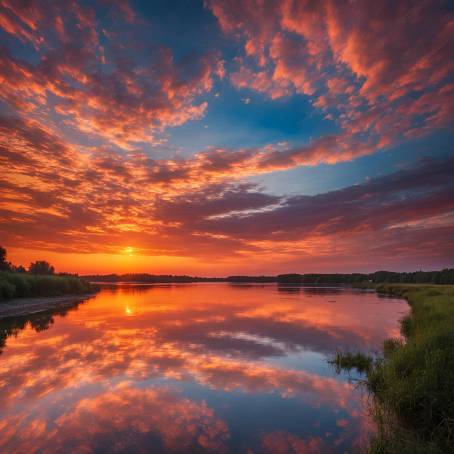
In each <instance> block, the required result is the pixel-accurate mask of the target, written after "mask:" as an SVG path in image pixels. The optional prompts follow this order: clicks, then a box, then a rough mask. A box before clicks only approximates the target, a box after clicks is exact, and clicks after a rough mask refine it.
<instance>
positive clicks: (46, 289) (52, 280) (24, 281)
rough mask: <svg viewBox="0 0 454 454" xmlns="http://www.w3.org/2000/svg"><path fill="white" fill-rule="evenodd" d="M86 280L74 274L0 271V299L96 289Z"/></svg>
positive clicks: (55, 294)
mask: <svg viewBox="0 0 454 454" xmlns="http://www.w3.org/2000/svg"><path fill="white" fill-rule="evenodd" d="M96 290H97V288H96V287H95V286H94V285H92V284H90V283H89V282H88V281H86V280H84V279H81V278H79V277H74V276H55V275H50V276H45V275H32V274H26V273H0V300H5V299H9V298H20V297H35V296H61V295H68V294H83V293H91V292H94V291H96Z"/></svg>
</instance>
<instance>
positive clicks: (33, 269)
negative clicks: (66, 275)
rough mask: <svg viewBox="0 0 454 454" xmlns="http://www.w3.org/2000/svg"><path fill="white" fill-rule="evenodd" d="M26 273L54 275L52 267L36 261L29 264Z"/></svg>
mask: <svg viewBox="0 0 454 454" xmlns="http://www.w3.org/2000/svg"><path fill="white" fill-rule="evenodd" d="M28 271H29V272H30V273H32V274H54V273H55V269H54V267H53V266H52V265H51V264H50V263H49V262H46V261H45V260H38V261H36V262H34V263H31V264H30V267H29V268H28Z"/></svg>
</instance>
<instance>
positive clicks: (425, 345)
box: [333, 284, 454, 453]
mask: <svg viewBox="0 0 454 454" xmlns="http://www.w3.org/2000/svg"><path fill="white" fill-rule="evenodd" d="M376 289H377V291H378V292H380V293H387V294H392V295H396V296H401V297H404V298H406V299H407V300H408V302H409V304H410V306H411V313H410V315H409V316H407V317H406V318H405V319H403V320H402V333H403V335H404V337H405V342H401V341H400V340H396V339H389V340H387V341H385V343H384V349H383V357H382V358H379V359H377V360H374V361H372V360H371V363H370V366H369V368H368V369H364V370H365V371H366V377H367V379H366V386H367V387H368V389H369V391H370V392H371V394H372V396H373V397H374V401H375V405H374V414H375V418H376V421H377V423H378V434H377V436H376V437H375V439H374V440H372V443H371V446H370V452H372V453H397V452H398V453H419V452H421V453H449V452H454V449H453V446H454V286H451V285H449V286H448V285H446V286H441V285H440V286H437V285H411V284H382V285H378V286H377V287H376ZM333 362H334V364H335V365H336V364H337V365H338V366H339V368H340V369H342V368H344V365H345V366H347V367H345V368H346V369H349V368H351V367H357V366H358V365H361V364H363V363H364V358H362V355H361V354H355V355H352V354H349V353H347V354H340V355H337V356H336V357H335V358H334V360H333ZM357 368H358V367H357Z"/></svg>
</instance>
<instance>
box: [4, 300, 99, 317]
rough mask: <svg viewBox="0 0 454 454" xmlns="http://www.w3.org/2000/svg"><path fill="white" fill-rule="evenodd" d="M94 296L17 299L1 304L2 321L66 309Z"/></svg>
mask: <svg viewBox="0 0 454 454" xmlns="http://www.w3.org/2000/svg"><path fill="white" fill-rule="evenodd" d="M93 296H95V293H91V294H83V295H65V296H57V297H41V298H39V297H38V298H15V299H12V300H8V301H4V302H2V303H1V304H0V320H3V319H6V318H11V317H26V316H30V315H34V314H39V313H41V312H47V311H51V310H60V309H66V308H69V307H72V306H74V305H76V304H79V303H81V302H82V301H85V300H87V299H90V298H92V297H93Z"/></svg>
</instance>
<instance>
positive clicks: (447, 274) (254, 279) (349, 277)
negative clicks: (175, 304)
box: [80, 268, 454, 286]
mask: <svg viewBox="0 0 454 454" xmlns="http://www.w3.org/2000/svg"><path fill="white" fill-rule="evenodd" d="M80 277H81V278H82V279H85V280H87V281H89V282H93V283H98V284H101V283H102V284H109V283H110V284H115V283H130V284H132V283H134V284H177V283H195V282H230V283H261V284H265V283H278V284H349V285H354V286H361V285H362V284H365V285H370V284H381V283H406V284H428V283H432V284H454V269H452V268H446V269H443V270H439V271H414V272H393V271H375V272H374V273H310V274H298V273H288V274H279V275H276V276H242V275H237V276H228V277H199V276H188V275H173V274H148V273H128V274H104V275H101V274H91V275H84V276H80Z"/></svg>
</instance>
